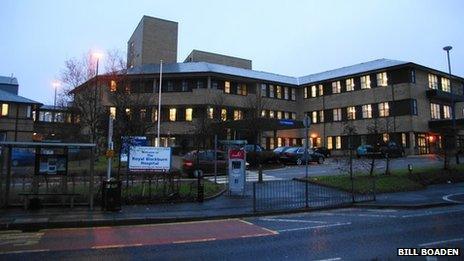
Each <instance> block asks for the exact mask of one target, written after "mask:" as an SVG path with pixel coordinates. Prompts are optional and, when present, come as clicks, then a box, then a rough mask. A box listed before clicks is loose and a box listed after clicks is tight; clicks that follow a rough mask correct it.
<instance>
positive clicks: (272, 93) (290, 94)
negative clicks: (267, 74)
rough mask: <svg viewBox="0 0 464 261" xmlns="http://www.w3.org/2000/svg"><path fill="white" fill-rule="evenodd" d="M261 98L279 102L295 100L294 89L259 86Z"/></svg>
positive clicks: (269, 85)
mask: <svg viewBox="0 0 464 261" xmlns="http://www.w3.org/2000/svg"><path fill="white" fill-rule="evenodd" d="M261 96H262V97H267V98H275V99H281V100H290V101H295V100H296V90H295V88H291V87H287V86H280V85H273V84H265V83H262V84H261Z"/></svg>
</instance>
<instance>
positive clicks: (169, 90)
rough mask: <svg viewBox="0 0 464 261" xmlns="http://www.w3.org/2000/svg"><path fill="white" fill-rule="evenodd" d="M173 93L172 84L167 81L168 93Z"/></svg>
mask: <svg viewBox="0 0 464 261" xmlns="http://www.w3.org/2000/svg"><path fill="white" fill-rule="evenodd" d="M172 91H174V84H173V83H172V81H168V92H172Z"/></svg>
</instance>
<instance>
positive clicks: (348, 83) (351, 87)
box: [346, 78, 354, 92]
mask: <svg viewBox="0 0 464 261" xmlns="http://www.w3.org/2000/svg"><path fill="white" fill-rule="evenodd" d="M346 91H347V92H351V91H354V79H353V78H350V79H346Z"/></svg>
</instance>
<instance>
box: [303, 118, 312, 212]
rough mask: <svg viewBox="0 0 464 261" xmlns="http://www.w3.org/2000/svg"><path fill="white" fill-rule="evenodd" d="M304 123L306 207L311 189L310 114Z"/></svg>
mask: <svg viewBox="0 0 464 261" xmlns="http://www.w3.org/2000/svg"><path fill="white" fill-rule="evenodd" d="M303 125H304V126H305V136H306V137H305V148H304V157H305V166H306V167H305V179H306V180H305V197H306V207H309V193H308V192H309V191H308V156H309V155H308V149H309V148H308V144H309V127H310V126H311V119H310V118H309V116H308V115H306V116H305V118H304V120H303Z"/></svg>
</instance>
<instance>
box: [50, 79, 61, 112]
mask: <svg viewBox="0 0 464 261" xmlns="http://www.w3.org/2000/svg"><path fill="white" fill-rule="evenodd" d="M52 86H53V89H54V90H55V96H54V98H53V109H56V92H57V89H58V88H59V87H60V82H59V81H57V80H55V81H53V82H52Z"/></svg>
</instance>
